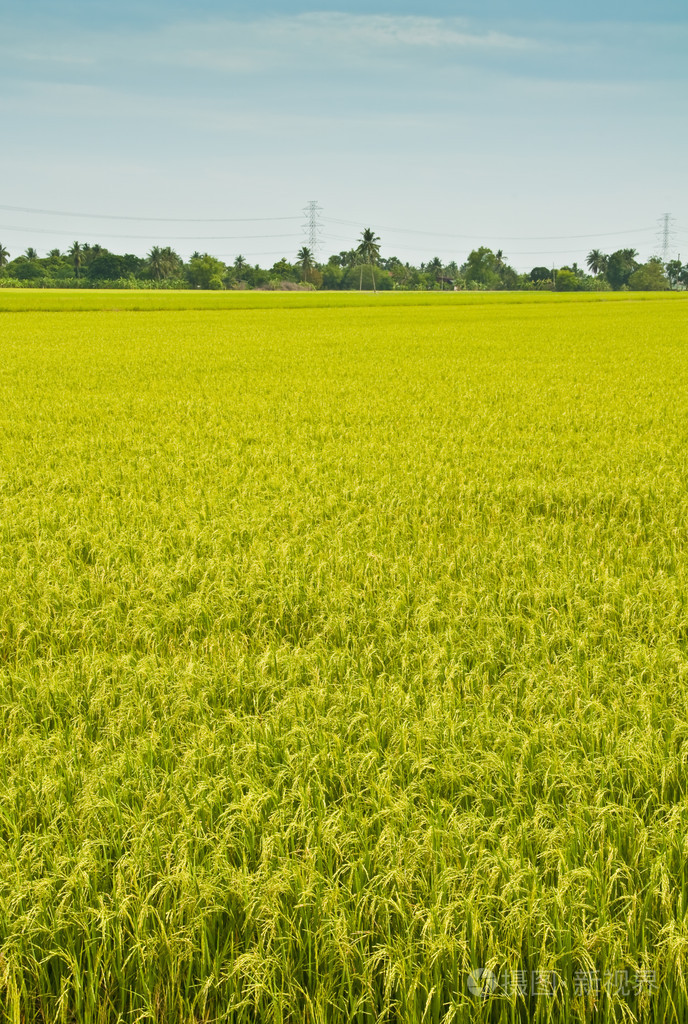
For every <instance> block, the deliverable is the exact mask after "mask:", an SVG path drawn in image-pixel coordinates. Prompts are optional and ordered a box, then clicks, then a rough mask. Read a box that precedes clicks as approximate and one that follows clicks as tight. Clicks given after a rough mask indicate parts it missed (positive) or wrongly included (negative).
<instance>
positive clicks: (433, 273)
mask: <svg viewBox="0 0 688 1024" xmlns="http://www.w3.org/2000/svg"><path fill="white" fill-rule="evenodd" d="M443 270H444V267H443V265H442V260H441V259H440V258H439V256H433V258H432V259H431V260H430V262H429V263H426V264H425V273H426V274H428V275H429V277H430V279H431V280H432V282H433V284H435V285H440V286H442V285H443V280H442V279H443V276H444V275H443Z"/></svg>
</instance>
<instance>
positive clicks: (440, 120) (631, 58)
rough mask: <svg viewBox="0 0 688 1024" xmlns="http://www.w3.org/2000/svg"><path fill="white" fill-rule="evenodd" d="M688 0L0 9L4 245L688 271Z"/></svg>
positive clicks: (97, 4) (0, 225) (49, 4)
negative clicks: (306, 249) (591, 259)
mask: <svg viewBox="0 0 688 1024" xmlns="http://www.w3.org/2000/svg"><path fill="white" fill-rule="evenodd" d="M687 58H688V4H686V3H685V0H680V2H679V0H655V3H654V4H653V5H649V4H647V3H646V2H645V0H643V2H642V3H641V2H640V0H626V2H624V3H621V2H613V0H608V2H605V0H596V2H593V0H579V2H578V3H575V4H566V5H562V4H553V3H551V2H549V3H543V2H540V0H523V2H518V0H464V2H461V0H459V2H454V3H449V2H442V0H426V2H425V3H423V4H421V3H419V2H416V0H397V2H395V3H391V2H390V0H369V2H367V3H363V2H352V0H340V2H334V0H309V2H301V3H299V2H287V0H273V2H272V3H265V4H256V3H248V2H236V3H233V2H228V0H227V2H220V0H196V2H195V3H194V4H193V5H192V4H191V3H188V2H185V0H165V2H164V3H163V2H158V0H136V2H134V0H121V2H119V3H117V4H116V5H115V4H112V2H111V0H108V2H107V3H106V2H101V0H64V2H54V0H24V2H23V3H21V4H18V3H17V2H16V0H0V125H1V126H2V138H3V144H2V147H0V186H1V187H0V244H3V245H4V246H5V247H6V248H7V249H9V251H10V253H11V255H12V256H16V255H18V254H19V253H20V252H22V251H24V250H25V249H26V248H27V247H28V246H33V247H35V248H36V249H37V250H38V252H39V253H40V254H41V255H42V254H44V253H45V252H47V251H48V250H49V249H52V248H59V249H62V250H64V249H66V248H67V247H68V246H69V245H70V244H71V243H72V242H73V241H74V240H79V241H82V242H90V243H95V242H98V243H100V244H101V245H105V246H107V247H108V248H110V249H112V250H113V251H115V252H134V253H138V254H140V255H144V254H145V253H146V252H147V251H148V250H149V249H150V248H151V246H153V245H156V244H160V245H171V246H173V248H175V249H176V250H177V251H178V252H179V253H180V254H182V255H183V256H185V257H188V255H190V253H191V252H193V251H200V252H206V251H207V252H210V253H212V254H213V255H216V256H218V257H220V258H222V259H224V260H225V261H227V262H231V261H232V260H233V259H234V257H235V256H236V255H238V254H242V255H244V256H245V257H246V258H247V259H249V261H250V262H251V263H260V264H261V265H262V266H271V265H272V264H273V263H274V262H276V261H277V260H278V259H280V258H281V257H283V256H285V257H287V258H288V259H293V258H294V256H295V254H296V251H297V250H298V248H299V247H300V246H301V245H303V244H304V243H306V242H307V241H308V238H307V235H306V234H305V233H304V228H303V225H304V221H305V217H304V214H303V208H304V207H305V205H306V204H307V203H308V202H309V201H311V200H315V201H317V202H318V204H319V206H320V208H321V212H320V234H319V249H318V255H319V256H320V257H321V258H326V257H327V256H328V255H329V254H330V253H334V252H339V251H341V250H344V249H349V248H351V247H352V246H354V245H355V244H356V242H357V239H358V237H359V235H360V233H361V231H362V229H363V228H364V227H371V228H372V229H373V230H374V231H375V232H376V233H377V234H378V235H379V236H380V239H381V243H382V245H381V251H382V255H383V256H391V255H396V256H398V257H399V258H400V259H402V260H404V261H409V262H413V263H418V262H420V261H427V260H429V259H430V258H432V257H434V256H439V257H440V258H441V259H442V260H443V262H449V261H450V260H452V259H453V260H456V261H457V263H459V264H460V263H462V262H463V261H464V260H465V258H466V255H467V254H468V252H469V251H470V250H471V249H473V248H476V247H477V246H479V245H483V244H484V245H489V246H490V247H492V248H493V249H497V248H501V249H502V250H503V252H504V254H505V256H506V258H507V260H508V262H510V263H511V265H512V266H514V267H516V268H517V269H519V270H529V269H530V268H531V267H533V266H537V265H541V266H542V265H544V266H564V265H567V264H570V263H572V262H574V261H577V262H578V263H580V264H583V263H584V260H585V255H586V254H587V252H589V251H590V249H591V248H600V249H602V250H603V251H607V252H611V251H613V250H614V249H617V248H622V247H633V248H636V249H637V250H638V251H639V253H640V255H641V257H643V258H647V257H649V256H650V255H652V254H654V253H657V252H661V250H662V244H663V236H662V230H661V229H662V227H663V221H662V218H663V217H664V215H665V214H667V213H668V214H670V215H671V220H670V221H669V228H670V238H669V243H670V245H669V254H670V255H671V256H675V255H677V254H680V253H683V254H684V255H683V258H684V260H686V259H688V198H687V189H686V167H687V165H688V131H687V130H686V128H687V125H686V102H685V97H686V95H687V91H686V86H687V84H688V59H687Z"/></svg>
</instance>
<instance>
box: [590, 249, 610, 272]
mask: <svg viewBox="0 0 688 1024" xmlns="http://www.w3.org/2000/svg"><path fill="white" fill-rule="evenodd" d="M608 262H609V257H608V256H605V254H604V253H603V252H600V250H599V249H591V250H590V252H589V253H588V255H587V257H586V259H585V264H586V266H587V268H588V270H589V271H590V273H591V274H594V275H595V277H599V276H600V274H604V273H605V272H606V270H607V263H608Z"/></svg>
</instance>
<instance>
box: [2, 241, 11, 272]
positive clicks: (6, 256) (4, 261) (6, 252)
mask: <svg viewBox="0 0 688 1024" xmlns="http://www.w3.org/2000/svg"><path fill="white" fill-rule="evenodd" d="M9 258H10V254H9V250H8V249H6V248H5V246H4V245H1V244H0V268H2V267H6V266H7V264H8V262H9Z"/></svg>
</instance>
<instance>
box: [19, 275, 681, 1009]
mask: <svg viewBox="0 0 688 1024" xmlns="http://www.w3.org/2000/svg"><path fill="white" fill-rule="evenodd" d="M687 329H688V297H687V296H685V295H658V296H653V297H650V296H646V297H643V296H637V295H630V296H627V295H624V294H614V295H612V296H608V295H604V294H596V295H581V296H564V295H562V296H547V295H535V296H530V295H527V294H519V295H518V296H513V295H512V296H510V295H508V294H502V295H479V294H476V293H473V294H471V295H460V294H457V295H454V294H447V295H427V294H426V295H413V294H403V295H396V294H394V293H392V294H387V295H384V296H369V295H361V296H357V295H351V294H347V295H326V294H318V295H311V294H296V295H282V294H281V295H274V294H269V295H257V294H256V293H245V294H236V295H235V294H216V293H210V294H194V293H172V294H155V293H141V294H135V293H134V294H131V293H82V292H79V293H74V294H72V293H49V292H41V293H27V292H17V291H15V292H11V293H10V292H8V293H2V292H0V451H1V453H2V454H1V456H0V460H1V461H0V595H1V597H0V716H1V717H0V726H1V729H0V736H1V742H2V757H1V759H0V772H1V774H0V1021H1V1022H2V1024H33V1022H40V1024H53V1022H54V1024H82V1022H85V1024H192V1022H193V1024H197V1022H198V1024H201V1022H203V1024H206V1022H207V1024H209V1022H227V1024H230V1022H231V1024H253V1022H259V1024H292V1022H293V1024H297V1022H298V1024H300V1022H307V1024H348V1022H354V1024H373V1022H379V1024H425V1022H427V1024H440V1022H444V1024H450V1022H457V1024H464V1022H465V1024H469V1022H470V1024H473V1022H485V1024H486V1022H495V1024H496V1022H500V1024H513V1022H530V1021H537V1022H545V1021H555V1022H569V1021H571V1022H583V1021H586V1022H587V1021H605V1022H606V1021H634V1020H637V1021H651V1022H653V1024H655V1022H665V1021H666V1022H670V1021H676V1022H681V1021H685V1020H686V1019H688V980H687V972H688V796H687V794H688V487H687V481H688V330H687Z"/></svg>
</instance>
